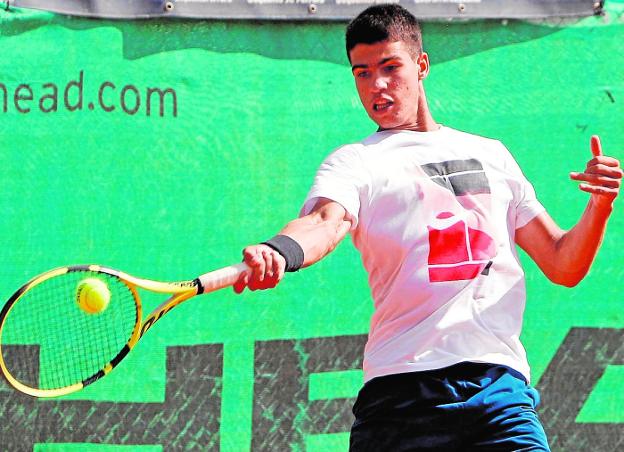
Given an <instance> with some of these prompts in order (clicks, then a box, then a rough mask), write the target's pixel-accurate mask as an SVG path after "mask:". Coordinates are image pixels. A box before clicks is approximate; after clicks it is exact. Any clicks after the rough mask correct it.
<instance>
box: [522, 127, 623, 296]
mask: <svg viewBox="0 0 624 452" xmlns="http://www.w3.org/2000/svg"><path fill="white" fill-rule="evenodd" d="M591 146H592V153H593V155H594V158H592V159H591V160H590V161H589V162H588V163H587V167H586V168H585V171H584V172H582V173H571V174H570V177H571V178H572V179H574V180H577V181H581V182H583V183H582V184H580V185H579V188H580V189H581V190H582V191H585V192H588V193H591V198H590V200H589V202H588V204H587V207H586V209H585V211H584V212H583V215H582V216H581V218H580V220H579V221H578V223H577V224H576V225H575V226H574V227H573V228H572V229H570V230H569V231H564V230H562V229H561V228H559V226H557V224H556V223H555V222H554V221H553V219H552V218H551V217H550V216H549V215H548V214H547V213H545V212H544V213H542V214H540V215H538V216H537V217H535V218H534V219H533V220H531V221H530V222H529V223H527V224H526V225H525V226H523V227H522V228H520V229H518V230H517V231H516V243H517V244H518V245H519V246H520V247H521V248H522V249H523V250H525V251H526V252H527V253H528V254H529V256H531V258H532V259H533V260H534V261H535V263H536V264H537V265H538V266H539V267H540V269H541V270H542V271H543V272H544V274H545V275H546V276H547V277H548V278H549V279H550V280H551V281H553V282H554V283H556V284H561V285H564V286H568V287H572V286H574V285H576V284H578V283H579V282H580V281H581V280H582V279H583V278H584V277H585V275H586V274H587V272H588V271H589V268H590V266H591V264H592V262H593V260H594V258H595V257H596V254H597V253H598V249H599V248H600V244H601V243H602V239H603V237H604V233H605V230H606V226H607V220H608V219H609V216H610V215H611V212H612V211H613V201H614V200H615V198H616V196H617V195H618V192H619V188H620V182H621V179H622V169H621V168H620V163H619V162H618V161H617V160H616V159H614V158H612V157H607V156H604V155H602V151H601V148H600V141H599V140H598V137H592V144H591Z"/></svg>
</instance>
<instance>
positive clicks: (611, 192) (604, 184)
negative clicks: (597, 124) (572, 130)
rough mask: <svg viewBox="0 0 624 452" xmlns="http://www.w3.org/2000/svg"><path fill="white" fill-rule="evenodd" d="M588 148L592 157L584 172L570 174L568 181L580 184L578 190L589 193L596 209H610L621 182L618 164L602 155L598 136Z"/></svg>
mask: <svg viewBox="0 0 624 452" xmlns="http://www.w3.org/2000/svg"><path fill="white" fill-rule="evenodd" d="M590 146H591V151H592V154H593V156H594V157H593V158H592V159H591V160H590V161H589V162H587V166H586V167H585V171H584V172H582V173H578V172H571V173H570V179H572V180H575V181H580V182H582V183H581V184H579V188H580V189H581V190H582V191H585V192H587V193H591V195H592V199H591V200H592V202H593V203H594V205H595V206H596V207H599V208H611V206H612V204H613V201H614V200H615V198H616V197H617V195H618V193H619V191H620V185H621V181H622V168H621V167H620V162H619V161H618V160H617V159H615V158H613V157H608V156H606V155H603V154H602V147H601V145H600V138H599V137H598V135H593V136H592V137H591V141H590Z"/></svg>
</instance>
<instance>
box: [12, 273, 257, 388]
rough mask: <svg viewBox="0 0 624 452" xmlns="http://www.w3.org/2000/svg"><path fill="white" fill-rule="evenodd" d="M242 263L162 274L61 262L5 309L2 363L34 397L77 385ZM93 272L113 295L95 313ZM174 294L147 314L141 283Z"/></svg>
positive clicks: (104, 370) (100, 373)
mask: <svg viewBox="0 0 624 452" xmlns="http://www.w3.org/2000/svg"><path fill="white" fill-rule="evenodd" d="M248 269H249V268H248V267H247V265H246V264H244V263H240V264H237V265H232V266H230V267H225V268H222V269H219V270H215V271H213V272H210V273H206V274H204V275H202V276H199V277H198V278H195V279H194V280H190V281H180V282H158V281H151V280H147V279H141V278H136V277H134V276H131V275H128V274H126V273H123V272H120V271H117V270H113V269H111V268H106V267H101V266H99V265H77V266H70V267H61V268H57V269H54V270H50V271H48V272H45V273H43V274H41V275H39V276H37V277H35V278H33V279H31V280H30V281H29V282H28V283H26V284H24V285H23V286H22V287H21V288H20V289H18V290H17V292H15V293H14V294H13V295H12V296H11V297H10V298H9V300H8V301H7V302H6V304H5V305H4V307H3V308H2V311H1V312H0V368H1V370H2V374H3V375H4V377H5V378H6V380H7V381H8V382H9V384H11V385H12V386H13V387H14V388H15V389H17V390H18V391H21V392H23V393H26V394H29V395H31V396H34V397H56V396H61V395H64V394H69V393H71V392H75V391H78V390H80V389H82V388H84V387H85V386H88V385H90V384H91V383H93V382H95V381H97V380H99V379H100V378H102V377H104V376H105V375H107V374H108V373H109V372H110V371H111V370H112V369H113V368H114V367H115V366H117V365H118V364H119V362H120V361H121V360H122V359H123V358H125V357H126V356H127V355H128V352H130V350H132V348H133V347H134V346H135V345H136V344H137V342H138V341H139V339H140V338H141V337H142V336H143V334H145V332H146V331H147V330H149V329H150V328H151V327H152V326H153V325H154V323H156V322H157V321H158V320H160V319H161V318H162V317H163V316H164V315H165V314H166V313H167V312H169V311H170V310H171V309H173V308H174V307H175V306H177V305H179V304H180V303H182V302H183V301H186V300H188V299H189V298H191V297H193V296H195V295H198V294H202V293H208V292H212V291H215V290H218V289H222V288H224V287H227V286H231V285H232V284H234V283H235V282H236V281H237V280H238V278H239V276H240V275H241V274H242V273H244V272H245V271H247V270H248ZM87 278H96V279H98V280H100V281H101V282H103V283H104V284H106V286H107V288H108V291H109V293H110V301H109V302H108V305H107V306H106V308H105V309H103V310H101V312H96V313H90V312H87V311H85V310H84V309H81V307H80V306H79V304H78V302H77V287H78V286H79V285H80V284H81V283H82V282H83V281H84V280H85V279H87ZM139 288H140V289H144V290H147V291H151V292H157V293H166V294H171V296H170V297H169V298H168V299H167V300H165V301H164V302H163V303H161V304H160V305H159V306H158V307H156V308H155V309H154V310H153V311H152V313H151V314H149V315H148V316H147V317H146V318H145V320H142V318H143V316H142V309H141V298H140V297H139V291H138V290H137V289H139Z"/></svg>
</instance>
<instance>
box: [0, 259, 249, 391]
mask: <svg viewBox="0 0 624 452" xmlns="http://www.w3.org/2000/svg"><path fill="white" fill-rule="evenodd" d="M248 270H249V267H247V265H246V264H244V263H240V264H236V265H231V266H229V267H224V268H221V269H219V270H215V271H212V272H210V273H206V274H204V275H201V276H199V277H198V278H196V279H194V280H188V281H178V282H161V281H153V280H150V279H143V278H137V277H135V276H132V275H129V274H127V273H124V272H121V271H119V270H115V269H112V268H108V267H103V266H100V265H72V266H66V267H59V268H55V269H53V270H49V271H47V272H45V273H42V274H40V275H39V276H36V277H34V278H33V279H31V280H30V281H28V282H27V283H26V284H24V285H23V286H22V287H20V288H19V289H18V290H17V291H16V292H15V293H14V294H13V295H12V296H11V297H10V298H9V300H8V301H7V302H6V304H5V306H4V307H3V309H2V314H1V315H2V316H1V318H0V370H1V371H2V374H3V375H4V377H5V378H6V380H7V381H8V382H9V384H10V385H11V386H13V387H14V388H15V389H17V390H18V391H20V392H23V393H24V394H28V395H31V396H33V397H41V398H47V397H59V396H62V395H66V394H70V393H72V392H76V391H79V390H80V389H83V388H84V387H85V386H87V385H90V384H91V383H93V382H95V381H97V380H99V379H100V378H102V377H104V376H105V375H107V374H108V373H110V371H111V370H113V368H115V366H117V364H119V362H120V361H121V360H122V359H123V358H124V357H125V356H126V355H127V354H128V353H129V352H130V350H132V348H133V347H134V346H135V345H136V343H137V342H138V341H139V339H140V338H141V337H142V336H143V334H145V332H147V330H149V329H150V328H151V327H152V326H153V325H154V323H156V322H157V321H158V320H160V319H161V318H162V317H163V316H164V315H165V314H166V313H167V312H169V311H170V310H171V309H173V308H174V307H175V306H177V305H179V304H180V303H182V302H183V301H186V300H188V299H189V298H191V297H193V296H195V295H198V294H201V293H208V292H212V291H215V290H218V289H221V288H223V287H227V286H230V285H232V284H233V283H234V282H236V280H237V279H238V278H239V276H240V275H241V274H242V273H244V272H246V271H248ZM75 271H90V272H96V273H102V274H106V275H109V276H113V277H115V278H117V279H119V280H121V281H122V282H123V283H124V284H125V285H126V286H128V288H129V289H130V291H131V292H132V295H133V297H134V300H135V303H136V306H137V310H136V314H137V315H136V321H135V325H134V328H133V330H132V334H131V335H130V338H129V339H128V342H127V343H126V345H125V346H124V347H122V349H121V350H120V351H119V353H118V354H117V355H116V356H115V357H114V358H113V359H111V361H109V362H108V363H107V364H106V365H105V366H104V367H103V368H102V369H101V370H99V371H98V372H96V373H94V374H93V375H92V376H90V377H88V378H86V379H85V380H83V381H81V382H78V383H74V384H72V385H69V386H65V387H63V388H54V389H39V388H32V387H30V386H27V385H25V384H23V383H21V382H20V381H18V380H17V379H15V377H13V375H11V373H10V372H9V370H8V369H7V366H6V363H5V362H4V357H3V355H2V328H3V326H4V320H5V319H6V317H7V316H8V315H9V313H10V311H11V309H12V308H13V306H14V305H15V303H17V301H18V300H19V299H20V298H22V297H23V296H24V294H25V293H26V292H28V291H29V290H30V289H32V288H33V287H35V286H37V285H38V284H41V283H42V282H44V281H46V280H48V279H50V278H54V277H57V276H60V275H63V274H65V273H70V272H75ZM137 288H141V289H145V290H149V291H151V292H156V293H166V294H171V295H172V296H171V297H169V298H168V299H167V300H165V301H164V302H163V303H161V304H160V305H159V306H157V307H156V308H155V309H154V310H153V311H152V312H151V313H150V314H149V315H148V316H147V317H146V318H145V320H144V321H141V318H142V316H143V315H142V312H143V311H142V306H141V298H140V297H139V294H138V292H137Z"/></svg>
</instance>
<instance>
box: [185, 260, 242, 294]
mask: <svg viewBox="0 0 624 452" xmlns="http://www.w3.org/2000/svg"><path fill="white" fill-rule="evenodd" d="M250 270H251V269H250V268H249V266H248V265H247V264H246V263H244V262H241V263H239V264H236V265H230V266H229V267H223V268H220V269H219V270H214V271H211V272H209V273H205V274H203V275H201V276H200V277H198V278H197V279H199V282H200V284H201V287H202V288H203V290H202V291H201V292H202V293H208V292H213V291H215V290H219V289H223V288H224V287H228V286H231V285H233V284H234V283H235V282H236V281H238V278H239V277H240V275H242V274H243V273H245V272H247V271H250Z"/></svg>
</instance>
